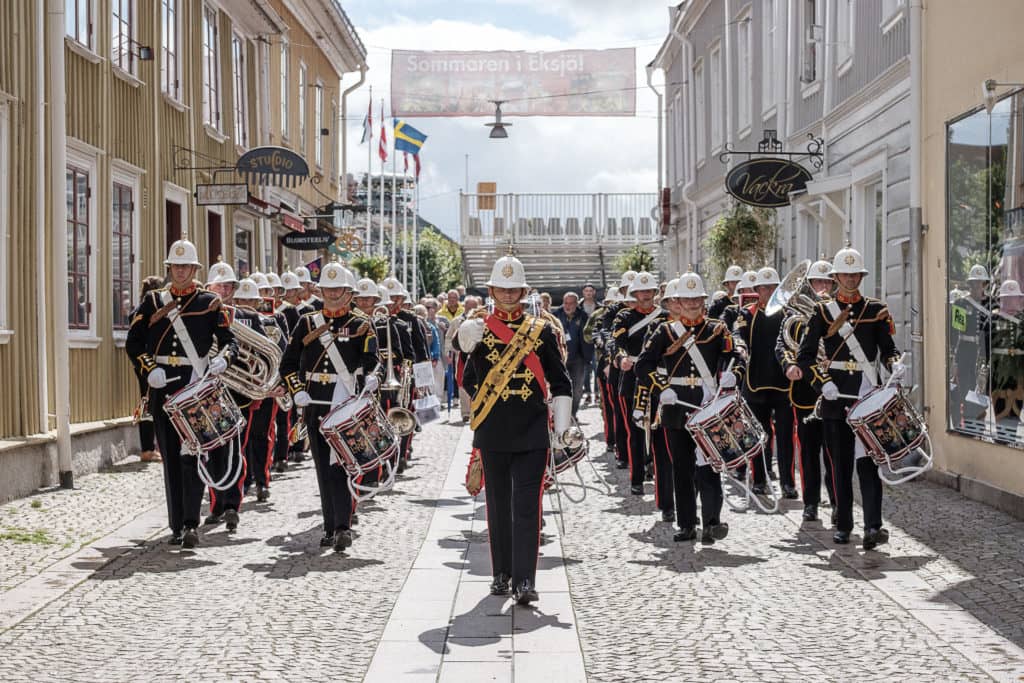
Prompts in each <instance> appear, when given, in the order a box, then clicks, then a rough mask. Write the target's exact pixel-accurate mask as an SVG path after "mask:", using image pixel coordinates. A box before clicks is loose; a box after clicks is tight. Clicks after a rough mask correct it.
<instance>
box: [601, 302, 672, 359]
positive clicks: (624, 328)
mask: <svg viewBox="0 0 1024 683" xmlns="http://www.w3.org/2000/svg"><path fill="white" fill-rule="evenodd" d="M654 311H658V315H657V316H655V318H654V320H652V321H651V322H650V323H648V324H647V325H646V326H645V327H644V328H643V329H640V330H637V331H636V332H634V333H633V334H630V333H629V330H630V328H631V327H633V326H634V325H636V324H637V323H638V322H640V321H641V320H643V319H644V318H646V317H647V316H648V315H650V314H651V313H652V312H654ZM666 318H668V311H665V310H664V309H658V308H652V309H649V310H648V311H646V312H641V311H640V309H638V308H624V309H622V310H621V311H619V312H618V313H616V314H615V320H614V321H613V322H612V336H611V343H612V348H613V351H612V357H613V358H618V360H620V361H621V360H622V359H623V358H626V357H631V358H633V362H634V363H635V362H636V358H637V356H639V355H640V352H641V351H643V348H644V339H646V337H647V334H648V332H650V331H651V330H653V329H655V328H656V327H657V326H658V324H659V323H661V322H662V321H663V320H665V319H666Z"/></svg>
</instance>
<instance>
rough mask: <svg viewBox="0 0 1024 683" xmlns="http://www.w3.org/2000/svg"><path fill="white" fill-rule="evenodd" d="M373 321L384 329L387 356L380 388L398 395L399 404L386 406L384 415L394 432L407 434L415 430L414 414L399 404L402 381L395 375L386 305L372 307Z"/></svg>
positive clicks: (401, 434) (389, 315)
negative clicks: (384, 375) (385, 374)
mask: <svg viewBox="0 0 1024 683" xmlns="http://www.w3.org/2000/svg"><path fill="white" fill-rule="evenodd" d="M373 322H374V323H380V324H383V325H384V329H385V330H386V332H385V339H386V346H387V358H386V359H385V361H384V363H385V364H386V365H387V376H386V378H385V380H384V384H383V385H381V387H380V388H381V390H382V391H393V392H396V396H397V397H399V405H394V406H391V407H390V408H388V411H387V413H386V416H387V419H388V422H390V423H391V427H392V429H394V430H395V434H397V435H398V436H399V437H403V436H409V435H410V434H412V433H413V432H414V431H415V430H416V416H415V415H413V413H412V411H411V410H409V409H408V408H406V407H404V406H403V405H401V399H400V397H401V391H400V390H401V389H402V382H399V381H398V378H396V377H395V362H394V343H393V341H392V339H391V313H390V311H389V310H388V307H387V306H384V305H383V304H382V305H380V306H376V307H375V308H374V309H373Z"/></svg>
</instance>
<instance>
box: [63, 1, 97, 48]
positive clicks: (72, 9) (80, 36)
mask: <svg viewBox="0 0 1024 683" xmlns="http://www.w3.org/2000/svg"><path fill="white" fill-rule="evenodd" d="M64 33H66V34H67V36H68V37H69V38H71V39H72V40H74V41H77V42H79V43H81V44H82V45H84V46H86V47H87V48H89V49H90V50H91V49H92V0H64Z"/></svg>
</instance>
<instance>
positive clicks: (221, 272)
mask: <svg viewBox="0 0 1024 683" xmlns="http://www.w3.org/2000/svg"><path fill="white" fill-rule="evenodd" d="M224 283H228V284H233V285H237V284H238V278H237V277H235V269H234V268H232V267H231V266H230V265H229V264H227V263H224V262H223V261H218V262H217V263H214V264H213V265H212V266H210V275H209V278H208V279H207V280H206V284H207V285H219V284H224Z"/></svg>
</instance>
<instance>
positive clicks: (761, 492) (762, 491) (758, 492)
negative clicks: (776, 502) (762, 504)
mask: <svg viewBox="0 0 1024 683" xmlns="http://www.w3.org/2000/svg"><path fill="white" fill-rule="evenodd" d="M750 490H751V491H753V492H754V495H755V496H767V495H768V485H767V484H754V486H753V487H752V488H751V489H750Z"/></svg>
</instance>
